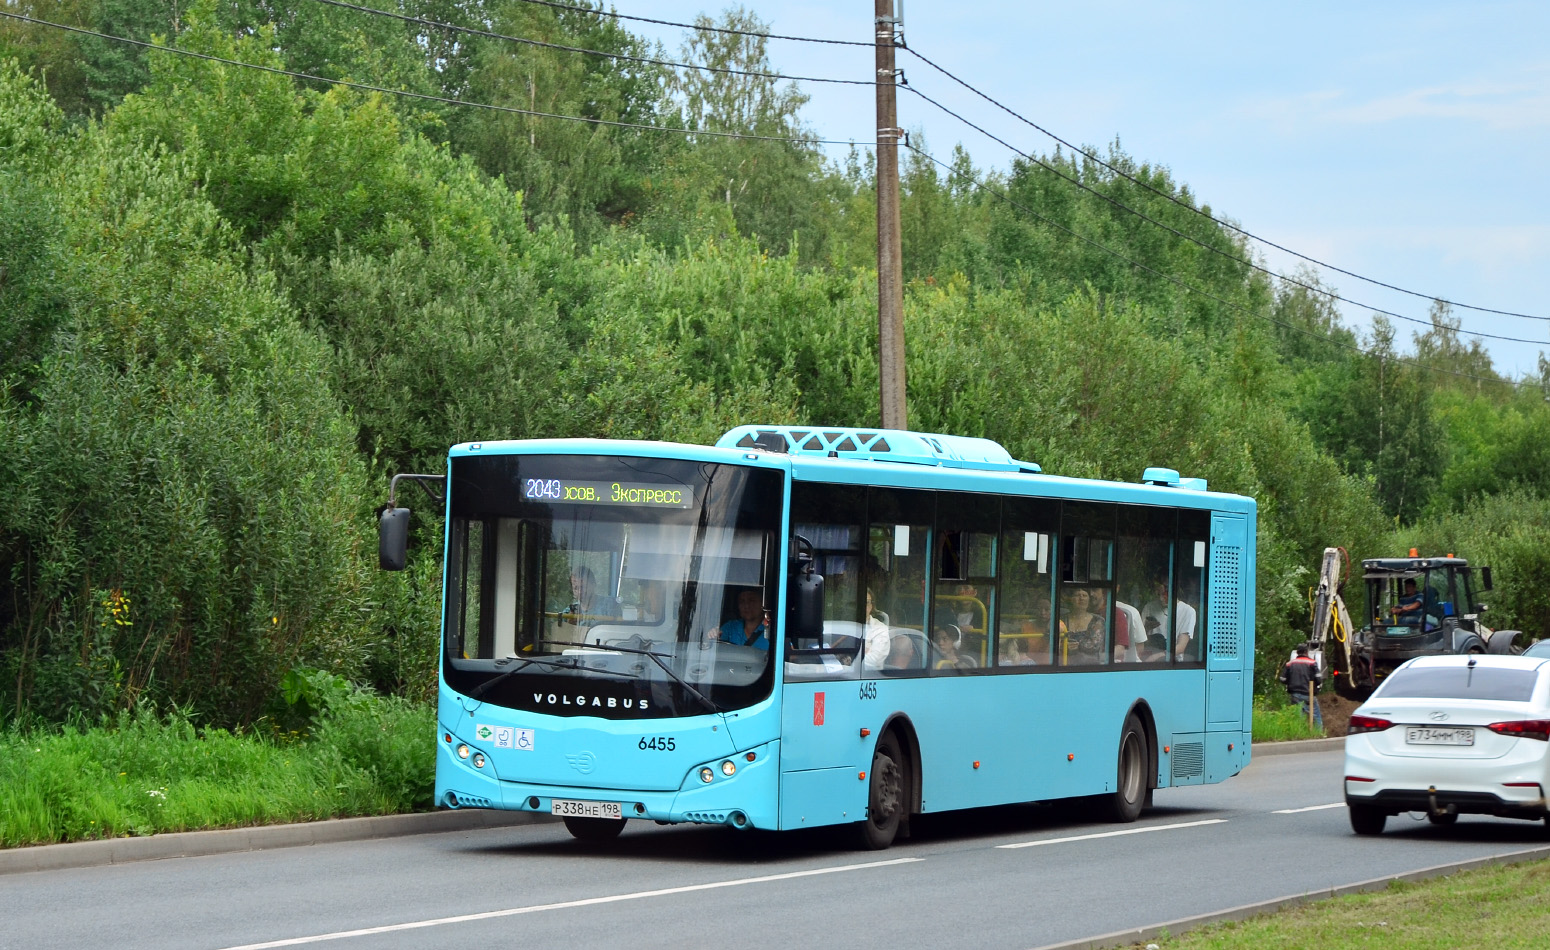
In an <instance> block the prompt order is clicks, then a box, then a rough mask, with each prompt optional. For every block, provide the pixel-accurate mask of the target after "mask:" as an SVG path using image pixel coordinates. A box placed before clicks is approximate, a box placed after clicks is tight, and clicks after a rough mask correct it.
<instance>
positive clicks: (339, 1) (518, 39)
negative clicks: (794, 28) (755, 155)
mask: <svg viewBox="0 0 1550 950" xmlns="http://www.w3.org/2000/svg"><path fill="white" fill-rule="evenodd" d="M314 2H316V3H323V4H327V5H328V6H331V7H342V8H344V9H346V10H354V11H356V12H358V13H369V14H371V15H372V16H384V17H390V18H392V19H394V20H400V21H402V22H404V23H415V24H419V25H420V26H426V27H430V28H431V29H434V30H447V31H450V32H454V33H467V34H469V35H471V36H483V37H486V38H487V39H492V40H506V41H507V42H511V43H522V44H525V45H527V46H539V47H543V48H544V49H553V50H560V51H562V52H566V53H582V54H584V55H586V56H598V57H602V58H606V59H622V60H626V61H628V62H632V63H646V64H648V65H651V66H666V67H668V68H670V69H698V70H701V71H704V72H710V73H722V74H724V75H731V76H752V77H754V78H756V79H786V80H790V81H792V82H817V83H833V84H835V85H842V86H876V85H877V80H875V79H830V78H827V77H824V76H787V75H785V74H783V73H770V72H761V71H759V70H753V69H733V68H732V67H730V66H702V65H699V64H696V63H680V62H675V61H673V60H668V59H652V58H651V57H649V56H634V55H631V54H629V53H610V52H607V51H605V50H598V49H587V48H585V47H581V46H566V45H564V44H563V43H550V42H547V41H545V40H535V39H532V38H530V37H526V36H510V35H508V34H505V33H495V32H492V31H490V30H481V29H478V28H477V27H471V26H458V25H457V24H455V23H443V22H441V21H439V20H427V19H425V18H423V17H417V16H409V15H407V14H403V13H394V12H392V11H391V10H378V9H376V8H375V7H365V6H361V5H359V4H355V3H347V2H345V0H314Z"/></svg>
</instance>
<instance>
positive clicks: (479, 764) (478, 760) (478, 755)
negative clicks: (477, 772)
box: [474, 752, 484, 769]
mask: <svg viewBox="0 0 1550 950" xmlns="http://www.w3.org/2000/svg"><path fill="white" fill-rule="evenodd" d="M474 768H476V769H482V768H484V753H483V752H475V753H474Z"/></svg>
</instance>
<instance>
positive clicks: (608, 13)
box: [521, 0, 876, 49]
mask: <svg viewBox="0 0 1550 950" xmlns="http://www.w3.org/2000/svg"><path fill="white" fill-rule="evenodd" d="M521 2H523V3H531V4H533V5H534V6H539V7H552V8H554V9H556V10H571V11H574V12H576V13H590V14H591V15H592V16H605V17H612V18H613V19H616V20H633V21H635V22H636V23H655V24H656V25H657V26H676V27H678V28H680V29H684V30H702V31H704V32H707V33H724V34H728V35H731V36H756V37H759V38H760V39H766V40H791V41H792V42H795V43H825V44H828V45H830V46H865V47H867V48H868V49H871V48H872V47H874V46H875V45H876V44H875V43H866V42H863V41H861V40H829V39H823V38H821V37H817V36H785V35H782V34H780V33H761V32H759V31H758V30H734V29H731V28H729V27H724V26H700V25H699V24H697V23H678V22H676V21H674V20H653V19H652V18H651V17H644V16H630V15H629V14H626V13H619V12H617V11H615V10H602V9H593V8H591V7H578V6H576V5H574V4H570V3H556V2H554V0H521Z"/></svg>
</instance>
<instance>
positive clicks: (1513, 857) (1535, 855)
mask: <svg viewBox="0 0 1550 950" xmlns="http://www.w3.org/2000/svg"><path fill="white" fill-rule="evenodd" d="M1312 741H1314V742H1320V741H1325V740H1319V739H1314V740H1312ZM1546 858H1550V846H1547V847H1542V848H1529V849H1527V850H1525V851H1511V852H1508V853H1506V854H1495V855H1491V856H1490V857H1487V858H1475V859H1474V860H1471V861H1457V862H1454V863H1452V864H1438V865H1434V866H1432V867H1429V868H1422V869H1420V870H1419V871H1406V872H1404V873H1403V874H1391V875H1388V876H1387V877H1375V878H1370V879H1368V880H1365V881H1358V882H1357V883H1355V884H1344V885H1341V886H1339V887H1331V888H1329V889H1328V890H1317V891H1307V892H1305V893H1302V894H1291V895H1288V896H1286V897H1277V898H1274V899H1272V900H1268V901H1259V902H1258V903H1254V904H1244V905H1242V906H1241V907H1233V908H1229V909H1227V910H1219V911H1216V912H1214V913H1210V914H1197V915H1196V916H1194V917H1181V918H1179V919H1178V920H1170V921H1168V922H1166V923H1161V924H1152V925H1150V926H1147V927H1137V928H1136V929H1134V930H1117V931H1115V932H1114V933H1108V934H1104V935H1102V936H1101V937H1084V938H1082V939H1080V940H1068V941H1066V942H1065V943H1051V944H1045V945H1044V946H1042V947H1039V948H1037V950H1108V948H1110V947H1125V946H1129V945H1131V944H1136V943H1146V942H1147V941H1155V940H1160V939H1162V938H1163V937H1164V936H1165V935H1166V936H1170V937H1177V936H1178V935H1179V934H1181V933H1184V932H1185V931H1188V930H1195V929H1197V928H1199V927H1205V926H1207V925H1209V924H1218V923H1223V922H1226V921H1234V920H1248V919H1249V918H1250V917H1258V916H1259V915H1261V914H1269V913H1272V912H1274V911H1278V910H1283V909H1285V908H1287V907H1296V906H1297V905H1299V904H1311V903H1313V902H1314V901H1321V900H1325V899H1327V898H1331V897H1344V896H1345V895H1347V894H1360V893H1363V892H1365V891H1379V890H1382V889H1383V888H1385V887H1388V886H1389V884H1390V883H1391V882H1393V881H1424V880H1427V879H1428V878H1434V877H1442V876H1443V875H1447V874H1456V873H1457V872H1459V871H1473V870H1474V869H1476V868H1483V867H1492V866H1494V865H1501V864H1520V863H1522V862H1524V861H1538V860H1543V859H1546Z"/></svg>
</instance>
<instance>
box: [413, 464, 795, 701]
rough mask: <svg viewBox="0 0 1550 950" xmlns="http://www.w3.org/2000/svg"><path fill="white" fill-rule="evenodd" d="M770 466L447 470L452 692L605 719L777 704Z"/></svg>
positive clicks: (776, 508) (775, 534) (775, 505)
mask: <svg viewBox="0 0 1550 950" xmlns="http://www.w3.org/2000/svg"><path fill="white" fill-rule="evenodd" d="M781 487H782V486H781V475H780V473H778V472H774V471H765V470H757V469H753V468H744V467H740V466H730V465H715V464H709V463H698V462H690V461H684V460H676V459H643V458H608V457H600V456H559V455H522V456H517V455H491V456H483V457H468V456H457V457H454V458H453V459H452V465H451V479H450V483H449V492H450V496H449V505H450V507H451V515H452V518H451V523H450V530H449V542H450V545H449V557H448V561H447V571H448V585H447V604H446V609H447V616H446V625H445V626H446V643H445V650H444V656H445V662H444V665H443V669H444V674H445V677H446V680H447V684H448V685H449V686H450V687H451V688H453V689H454V690H456V691H458V692H460V693H463V694H465V695H467V696H470V697H472V698H476V699H478V700H480V701H483V702H491V703H495V704H497V705H504V706H509V707H512V708H517V709H533V710H537V711H542V712H545V713H551V714H559V715H577V716H601V717H604V718H615V719H619V718H642V717H653V718H654V717H662V716H674V715H697V714H703V713H708V712H718V711H725V710H728V709H734V708H740V707H743V706H747V705H749V704H751V703H753V702H757V701H758V700H760V699H762V698H764V697H765V696H767V695H769V692H770V689H771V686H772V683H773V680H774V675H773V670H772V667H771V664H770V654H771V646H772V644H773V641H774V638H775V637H774V635H775V631H774V629H773V626H774V624H773V608H774V605H775V603H776V601H775V595H776V593H777V586H776V585H777V580H778V577H777V575H778V573H779V572H778V571H777V570H776V566H777V565H776V557H777V556H778V552H779V528H780V510H781Z"/></svg>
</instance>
